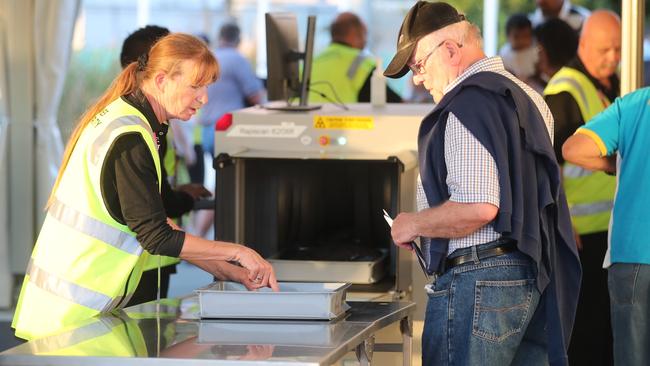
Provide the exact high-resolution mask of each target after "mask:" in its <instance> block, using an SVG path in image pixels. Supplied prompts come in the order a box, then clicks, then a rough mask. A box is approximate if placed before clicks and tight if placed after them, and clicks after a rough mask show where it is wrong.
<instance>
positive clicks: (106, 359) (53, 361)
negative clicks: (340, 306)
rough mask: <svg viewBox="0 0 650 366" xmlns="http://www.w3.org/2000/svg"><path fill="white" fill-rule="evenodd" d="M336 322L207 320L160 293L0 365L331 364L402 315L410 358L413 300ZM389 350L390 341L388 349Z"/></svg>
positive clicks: (358, 306)
mask: <svg viewBox="0 0 650 366" xmlns="http://www.w3.org/2000/svg"><path fill="white" fill-rule="evenodd" d="M348 304H349V305H350V306H351V308H350V310H349V311H348V312H347V313H346V314H345V315H344V316H343V317H341V318H340V319H336V320H333V321H318V320H317V321H291V320H212V319H210V320H206V319H199V318H198V303H197V298H196V297H195V296H192V297H187V298H183V299H163V300H161V302H160V303H159V304H156V302H150V303H147V304H142V305H138V306H133V307H130V308H127V309H123V310H120V311H117V312H114V313H113V314H111V315H104V316H101V317H97V318H93V319H89V320H87V321H86V322H84V323H83V324H80V325H79V326H78V327H75V328H74V329H72V330H69V331H66V332H63V333H60V334H57V335H55V336H50V337H46V338H41V339H37V340H33V341H31V342H27V343H24V344H22V345H20V346H17V347H14V348H11V349H8V350H6V351H4V352H2V353H0V365H107V366H108V365H110V366H114V365H119V366H130V365H139V366H140V365H149V364H155V365H199V364H200V365H238V366H245V365H255V366H259V365H274V366H275V365H305V366H306V365H329V364H332V363H334V362H336V361H337V360H339V359H340V358H341V357H343V356H344V355H345V354H346V353H347V352H349V351H352V350H354V351H356V356H357V358H358V359H359V361H360V363H361V365H370V363H371V361H372V355H373V350H374V348H375V344H374V334H375V333H376V332H377V331H379V330H380V329H382V328H384V327H387V326H389V325H391V324H393V323H395V322H400V330H401V332H402V344H401V347H397V349H395V348H396V347H393V348H392V349H391V350H393V351H395V350H397V351H400V350H401V351H402V352H403V362H404V365H410V363H411V341H412V320H411V315H412V314H413V311H414V310H415V303H412V302H348ZM387 349H388V348H387Z"/></svg>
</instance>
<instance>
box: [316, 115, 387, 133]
mask: <svg viewBox="0 0 650 366" xmlns="http://www.w3.org/2000/svg"><path fill="white" fill-rule="evenodd" d="M314 128H322V129H330V130H372V129H373V128H375V122H374V119H373V118H372V117H371V116H314Z"/></svg>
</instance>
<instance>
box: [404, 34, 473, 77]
mask: <svg viewBox="0 0 650 366" xmlns="http://www.w3.org/2000/svg"><path fill="white" fill-rule="evenodd" d="M447 41H449V42H454V43H455V44H456V46H458V48H461V47H463V45H462V44H460V43H458V42H456V41H452V40H449V39H445V40H444V41H442V42H440V43H438V45H437V46H435V47H433V49H432V50H431V51H429V53H427V54H426V55H424V57H422V58H421V59H420V60H418V61H416V62H414V63H412V64H408V67H409V69H411V72H412V73H413V75H419V74H424V73H425V71H426V70H425V69H424V65H425V64H426V63H427V60H428V59H429V57H431V55H433V53H434V52H436V50H437V49H438V48H440V46H442V45H443V44H445V42H447Z"/></svg>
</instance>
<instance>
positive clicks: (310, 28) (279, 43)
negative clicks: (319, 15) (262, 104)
mask: <svg viewBox="0 0 650 366" xmlns="http://www.w3.org/2000/svg"><path fill="white" fill-rule="evenodd" d="M315 29H316V17H315V16H313V15H311V16H309V17H308V19H307V36H306V39H305V48H304V52H300V49H299V47H298V23H297V21H296V16H295V15H294V14H292V13H267V14H266V67H267V81H266V89H267V92H268V99H269V101H283V102H286V104H283V105H277V104H273V105H267V106H266V108H268V109H281V110H295V111H304V110H312V109H317V108H320V106H309V105H308V103H307V101H308V99H309V98H308V97H309V80H310V77H311V62H312V53H313V50H314V33H315ZM300 61H302V78H301V77H300ZM296 99H297V100H299V103H298V104H297V105H295V104H294V102H295V100H296Z"/></svg>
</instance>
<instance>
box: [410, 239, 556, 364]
mask: <svg viewBox="0 0 650 366" xmlns="http://www.w3.org/2000/svg"><path fill="white" fill-rule="evenodd" d="M534 267H535V266H534V262H533V261H532V260H531V259H530V258H529V257H528V256H526V255H525V254H522V253H521V252H518V251H514V252H511V253H508V254H504V255H501V256H497V257H491V258H487V259H483V260H481V261H474V262H470V263H466V264H462V265H459V266H456V267H454V268H452V269H450V270H448V271H447V272H445V273H444V274H443V275H441V276H440V277H439V278H438V279H437V280H436V281H435V283H433V284H432V285H428V286H427V293H428V296H429V301H428V303H427V309H426V316H425V323H424V332H423V334H422V364H423V365H425V366H432V365H527V366H529V365H547V364H548V356H547V351H546V337H545V335H544V323H543V315H544V314H543V312H542V311H539V312H536V310H537V308H538V306H537V305H538V304H539V299H540V293H539V291H538V290H537V287H536V285H535V283H536V281H535V268H534Z"/></svg>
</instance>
